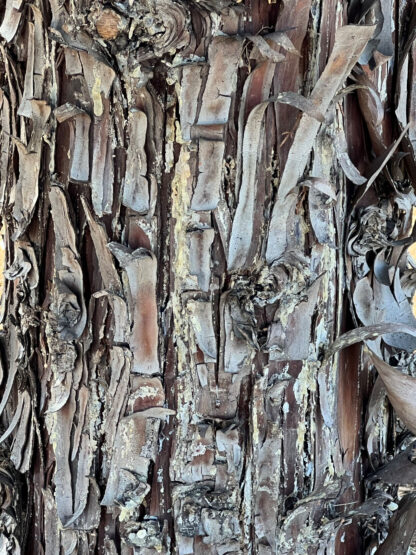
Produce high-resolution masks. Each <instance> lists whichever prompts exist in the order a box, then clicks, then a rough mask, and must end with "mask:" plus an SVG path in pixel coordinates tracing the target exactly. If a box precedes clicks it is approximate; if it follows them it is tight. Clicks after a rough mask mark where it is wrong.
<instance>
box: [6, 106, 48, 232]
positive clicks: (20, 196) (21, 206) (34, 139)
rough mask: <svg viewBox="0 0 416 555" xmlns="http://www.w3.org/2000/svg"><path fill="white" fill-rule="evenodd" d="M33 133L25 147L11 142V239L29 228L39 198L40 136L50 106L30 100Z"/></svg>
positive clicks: (43, 129)
mask: <svg viewBox="0 0 416 555" xmlns="http://www.w3.org/2000/svg"><path fill="white" fill-rule="evenodd" d="M29 104H30V107H31V115H30V116H28V117H30V118H31V119H32V120H33V131H32V135H31V138H30V141H29V144H28V145H25V144H24V143H22V142H21V141H20V140H19V139H16V138H14V139H13V141H14V143H15V145H16V147H17V151H18V154H19V179H18V181H17V183H16V192H15V204H14V208H13V218H14V219H15V220H16V224H17V225H16V231H15V233H14V235H13V238H14V239H17V238H19V237H20V236H21V235H22V234H23V233H24V232H25V231H26V228H27V226H28V225H29V223H30V221H31V219H32V216H33V212H34V210H35V206H36V203H37V200H38V195H39V186H38V179H39V172H40V160H41V150H42V135H43V133H44V131H45V125H46V122H47V120H48V118H49V114H50V111H51V109H50V106H48V105H47V104H46V102H45V101H43V100H30V101H29Z"/></svg>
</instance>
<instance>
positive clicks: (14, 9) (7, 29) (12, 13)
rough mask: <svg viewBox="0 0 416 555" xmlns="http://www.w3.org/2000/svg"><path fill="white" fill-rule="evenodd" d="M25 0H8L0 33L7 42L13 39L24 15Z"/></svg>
mask: <svg viewBox="0 0 416 555" xmlns="http://www.w3.org/2000/svg"><path fill="white" fill-rule="evenodd" d="M22 4H23V0H6V11H5V12H4V17H3V21H2V23H1V26H0V35H1V36H2V37H3V38H4V39H6V41H7V42H10V41H11V40H13V37H14V36H15V34H16V32H17V28H18V27H19V23H20V18H21V17H22V12H21V8H22Z"/></svg>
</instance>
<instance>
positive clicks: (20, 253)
mask: <svg viewBox="0 0 416 555" xmlns="http://www.w3.org/2000/svg"><path fill="white" fill-rule="evenodd" d="M4 277H5V278H6V279H9V280H11V281H14V280H15V279H19V278H23V279H24V280H25V281H27V283H28V285H29V288H30V289H35V288H36V287H37V285H38V283H39V270H38V264H37V260H36V255H35V251H34V249H33V247H32V246H31V245H30V243H28V242H26V241H16V242H15V251H14V260H13V264H12V265H11V266H10V267H9V268H8V269H7V270H5V272H4Z"/></svg>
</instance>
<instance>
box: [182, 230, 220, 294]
mask: <svg viewBox="0 0 416 555" xmlns="http://www.w3.org/2000/svg"><path fill="white" fill-rule="evenodd" d="M188 237H189V273H190V274H191V275H192V276H197V280H198V286H199V288H200V289H201V291H208V290H209V284H210V279H211V246H212V243H213V241H214V238H215V231H214V229H213V228H207V229H195V230H193V231H189V232H188Z"/></svg>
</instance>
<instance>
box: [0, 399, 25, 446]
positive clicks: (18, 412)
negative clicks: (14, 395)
mask: <svg viewBox="0 0 416 555" xmlns="http://www.w3.org/2000/svg"><path fill="white" fill-rule="evenodd" d="M27 404H28V405H29V407H30V396H29V393H28V392H27V391H23V392H22V393H20V394H19V400H18V403H17V407H16V411H15V413H14V415H13V418H12V419H11V421H10V424H9V426H8V428H7V430H6V431H5V432H4V434H3V435H2V436H1V437H0V443H3V441H5V440H6V439H7V438H8V437H9V435H10V434H11V433H12V432H13V431H14V429H15V428H16V426H17V425H18V423H19V421H20V417H21V415H22V412H23V410H24V408H25V406H26V405H27Z"/></svg>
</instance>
